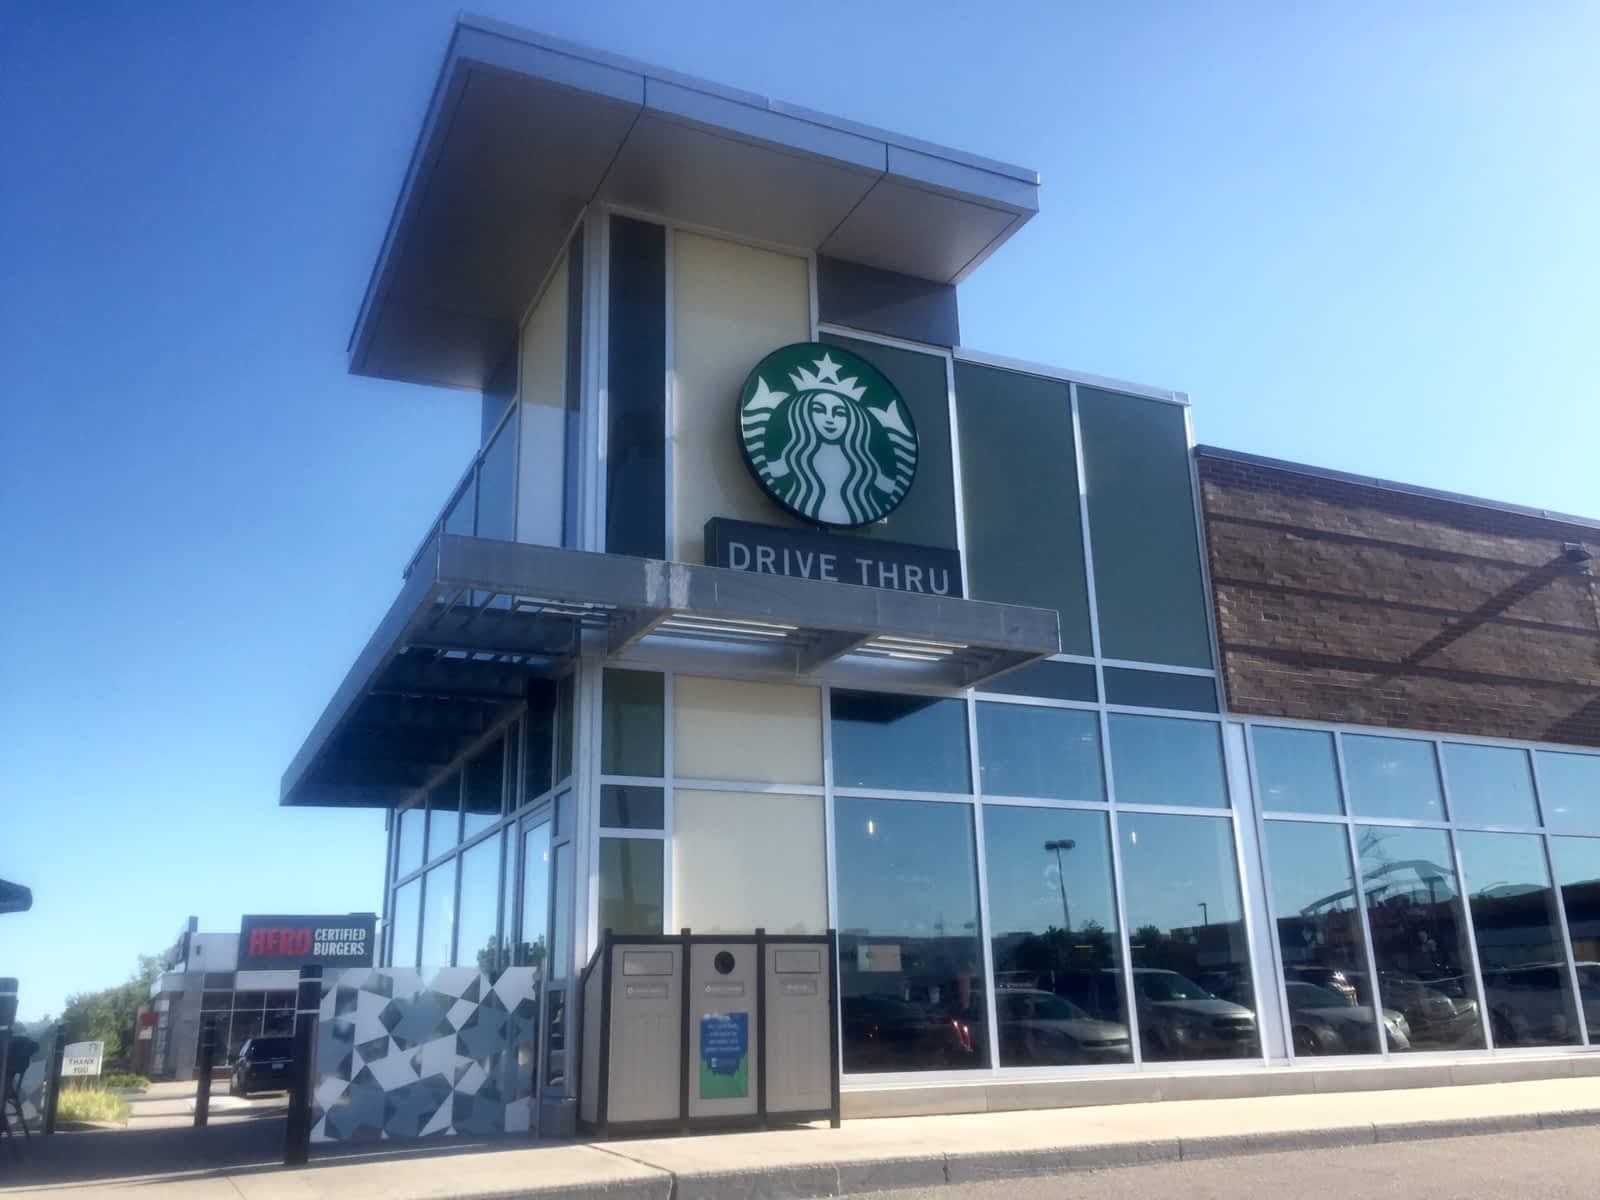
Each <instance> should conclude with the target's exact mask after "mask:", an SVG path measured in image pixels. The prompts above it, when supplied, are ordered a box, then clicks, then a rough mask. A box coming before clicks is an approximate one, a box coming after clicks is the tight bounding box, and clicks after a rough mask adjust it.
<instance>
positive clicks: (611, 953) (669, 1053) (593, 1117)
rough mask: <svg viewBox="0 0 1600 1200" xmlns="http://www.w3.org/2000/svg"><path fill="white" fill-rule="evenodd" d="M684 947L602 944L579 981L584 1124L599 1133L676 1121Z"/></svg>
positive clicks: (608, 940)
mask: <svg viewBox="0 0 1600 1200" xmlns="http://www.w3.org/2000/svg"><path fill="white" fill-rule="evenodd" d="M686 949H687V947H686V946H685V945H684V944H683V942H682V940H681V939H679V938H669V937H655V938H643V937H640V938H613V937H611V936H610V935H609V933H608V935H607V936H606V937H605V938H602V939H601V944H600V949H599V951H597V952H596V956H595V959H594V960H593V961H591V962H590V964H589V966H588V967H587V968H586V969H585V971H584V975H583V979H582V981H581V986H582V987H583V1015H584V1020H583V1065H582V1075H581V1076H580V1079H581V1080H582V1085H581V1088H580V1092H579V1095H580V1100H579V1106H578V1112H579V1117H580V1118H581V1119H582V1121H583V1122H584V1123H585V1124H586V1125H588V1126H590V1127H593V1128H598V1129H600V1130H601V1131H602V1132H604V1131H606V1130H607V1129H608V1127H609V1126H611V1125H630V1126H653V1125H665V1124H676V1123H677V1122H679V1121H680V1120H681V1119H682V1113H683V1094H682V1075H683V1020H684V1016H683V1007H684V991H683V967H684V958H685V950H686Z"/></svg>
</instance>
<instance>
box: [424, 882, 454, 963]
mask: <svg viewBox="0 0 1600 1200" xmlns="http://www.w3.org/2000/svg"><path fill="white" fill-rule="evenodd" d="M424 878H425V880H426V881H427V885H428V886H427V889H426V890H425V891H424V892H423V895H422V904H423V912H422V957H421V959H420V960H419V963H418V965H419V966H421V967H423V968H425V969H426V968H431V967H445V966H449V965H450V944H451V941H452V940H453V935H454V933H455V918H456V860H455V859H453V858H452V859H450V860H449V861H448V862H445V863H441V864H440V865H439V866H437V867H434V868H433V870H431V871H429V872H428V873H427V875H426V876H424Z"/></svg>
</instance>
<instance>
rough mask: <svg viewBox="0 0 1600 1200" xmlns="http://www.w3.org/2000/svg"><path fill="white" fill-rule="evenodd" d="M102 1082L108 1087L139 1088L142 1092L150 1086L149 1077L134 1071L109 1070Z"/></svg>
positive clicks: (102, 1077)
mask: <svg viewBox="0 0 1600 1200" xmlns="http://www.w3.org/2000/svg"><path fill="white" fill-rule="evenodd" d="M100 1082H101V1083H102V1084H103V1085H104V1086H106V1087H108V1088H137V1089H138V1090H139V1091H141V1092H142V1091H144V1090H145V1089H146V1088H147V1087H149V1086H150V1081H149V1080H148V1079H146V1078H145V1077H144V1076H143V1075H139V1074H137V1073H135V1072H133V1071H107V1072H106V1073H105V1074H104V1075H102V1076H101V1077H100Z"/></svg>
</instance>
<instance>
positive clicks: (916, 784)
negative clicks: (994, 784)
mask: <svg viewBox="0 0 1600 1200" xmlns="http://www.w3.org/2000/svg"><path fill="white" fill-rule="evenodd" d="M970 770H971V768H970V766H969V764H968V762H967V707H966V704H965V702H964V701H961V700H935V699H928V698H925V697H921V696H895V695H889V694H887V693H883V692H848V691H840V690H835V691H834V693H833V783H834V786H835V787H856V788H885V789H893V790H895V791H918V792H970V791H971V790H972V777H971V774H970Z"/></svg>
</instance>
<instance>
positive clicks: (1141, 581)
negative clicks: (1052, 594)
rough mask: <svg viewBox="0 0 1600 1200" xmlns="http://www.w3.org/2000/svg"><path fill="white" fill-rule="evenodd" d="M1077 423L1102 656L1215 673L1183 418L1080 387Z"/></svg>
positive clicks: (1153, 403) (1149, 403)
mask: <svg viewBox="0 0 1600 1200" xmlns="http://www.w3.org/2000/svg"><path fill="white" fill-rule="evenodd" d="M1078 423H1079V428H1080V430H1081V432H1082V435H1083V471H1084V476H1085V478H1084V488H1085V494H1086V495H1087V497H1088V504H1089V534H1090V540H1091V542H1092V543H1093V546H1094V581H1095V599H1096V603H1097V605H1098V607H1099V615H1100V652H1101V653H1102V654H1104V655H1105V656H1106V657H1107V658H1126V659H1131V660H1133V661H1135V662H1149V663H1171V664H1173V665H1174V666H1180V667H1209V666H1211V665H1212V662H1211V633H1210V628H1209V625H1208V624H1207V619H1206V614H1207V610H1208V609H1209V607H1210V603H1211V602H1210V599H1209V597H1208V596H1207V593H1206V589H1205V586H1204V583H1203V582H1202V579H1201V575H1200V544H1199V539H1198V537H1197V536H1196V532H1195V510H1194V487H1193V484H1192V483H1191V482H1190V473H1189V472H1190V463H1189V433H1188V428H1187V423H1186V421H1185V419H1184V410H1183V409H1182V408H1181V407H1179V406H1178V405H1175V404H1165V403H1162V402H1161V401H1159V400H1147V399H1141V398H1139V397H1137V396H1125V395H1119V394H1116V393H1112V392H1103V391H1100V390H1099V389H1098V388H1090V387H1081V386H1080V387H1079V388H1078ZM963 465H964V464H963Z"/></svg>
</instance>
